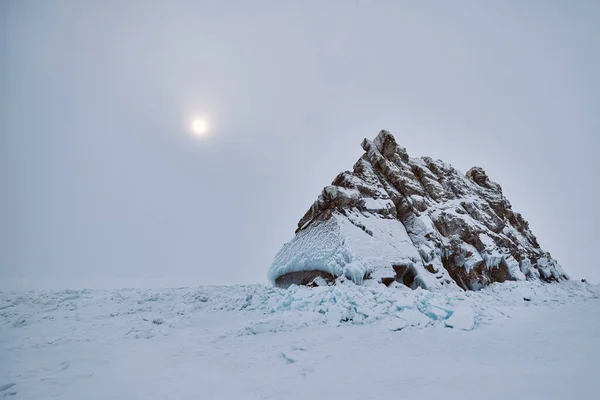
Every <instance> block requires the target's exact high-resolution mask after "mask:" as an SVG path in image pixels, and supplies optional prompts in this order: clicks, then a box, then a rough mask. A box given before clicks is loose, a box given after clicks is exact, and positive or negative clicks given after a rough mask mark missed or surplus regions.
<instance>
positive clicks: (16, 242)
mask: <svg viewBox="0 0 600 400" xmlns="http://www.w3.org/2000/svg"><path fill="white" fill-rule="evenodd" d="M0 27H1V31H0V35H1V36H0V60H1V62H0V78H1V80H0V113H1V114H0V121H1V122H0V123H1V124H2V125H0V140H1V141H0V184H1V186H0V188H1V192H0V194H1V197H0V287H2V288H29V287H31V288H34V287H35V288H37V287H53V288H63V287H67V286H69V287H82V286H87V287H99V286H123V285H125V286H150V285H161V286H193V285H202V284H228V283H248V282H266V271H267V268H268V266H269V264H270V263H271V261H272V259H273V257H274V256H275V254H276V252H277V251H278V250H279V248H280V247H281V246H282V245H283V244H284V242H286V241H288V240H290V239H291V238H292V236H293V234H294V230H295V228H296V223H297V222H298V220H299V219H300V217H301V216H302V215H303V214H304V212H305V211H306V210H307V209H308V207H309V206H310V205H311V204H312V202H313V201H314V200H315V199H316V197H317V195H318V194H319V193H320V191H321V189H322V187H323V186H325V185H326V184H329V183H330V182H331V181H332V180H333V178H334V177H335V176H336V175H337V173H338V172H340V171H342V170H346V169H351V168H352V165H353V163H354V162H355V161H356V160H357V159H358V158H359V157H360V155H361V154H362V149H361V147H360V142H361V140H362V139H363V138H364V137H368V138H373V137H374V136H375V135H376V134H377V132H378V131H379V130H380V129H382V128H385V129H388V130H390V131H391V132H392V133H393V134H394V135H395V136H396V138H397V140H398V142H399V143H400V144H402V145H403V146H405V147H407V149H408V152H409V154H410V155H412V156H423V155H428V156H431V157H434V158H440V159H443V160H444V161H447V162H449V163H451V164H452V165H453V166H454V167H456V168H458V169H459V170H461V171H463V172H464V171H466V170H468V169H469V168H470V167H472V166H473V165H478V166H481V167H483V168H484V169H485V170H486V171H487V173H488V174H489V176H490V177H491V178H492V179H493V180H495V181H497V182H498V183H500V184H501V185H502V187H503V189H504V192H505V195H506V197H507V198H508V199H509V200H510V201H511V203H512V204H513V208H514V209H515V210H516V211H518V212H521V213H522V214H523V215H524V216H525V218H526V219H527V220H528V221H529V222H530V226H531V228H532V230H533V232H534V234H535V235H536V236H537V237H538V239H539V241H540V243H541V245H542V247H543V248H544V249H546V250H548V251H550V252H551V253H552V255H553V256H554V257H555V258H556V259H557V260H558V261H559V262H560V263H561V264H562V265H563V267H564V269H565V270H566V271H567V272H568V273H570V275H571V276H572V277H574V278H580V277H587V278H588V279H590V280H595V281H600V265H599V262H598V255H597V252H598V251H599V248H598V229H599V228H600V216H599V214H600V209H599V207H598V196H599V194H600V190H599V189H598V184H599V182H600V179H599V178H598V173H599V172H600V161H599V158H598V150H599V147H600V146H599V145H600V73H599V71H600V2H599V1H585V0H578V1H566V0H565V1H547V0H545V1H536V0H527V1H523V0H518V1H505V0H502V1H499V0H498V1H479V0H477V1H435V2H427V1H418V2H413V1H410V2H409V1H406V2H403V1H387V2H367V1H354V2H353V1H121V0H118V1H117V0H112V1H110V0H109V1H79V0H73V1H60V0H52V1H47V0H40V1H27V0H17V1H10V0H4V1H1V2H0ZM195 114H204V115H207V116H208V117H209V118H208V119H209V123H210V128H211V135H210V137H209V138H207V139H205V140H197V138H194V137H192V136H191V135H190V134H189V125H190V123H191V118H192V116H193V115H195Z"/></svg>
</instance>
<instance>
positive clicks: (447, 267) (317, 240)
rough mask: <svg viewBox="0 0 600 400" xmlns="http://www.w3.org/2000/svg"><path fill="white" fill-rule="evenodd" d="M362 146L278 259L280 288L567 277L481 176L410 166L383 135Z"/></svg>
mask: <svg viewBox="0 0 600 400" xmlns="http://www.w3.org/2000/svg"><path fill="white" fill-rule="evenodd" d="M362 147H363V149H364V150H365V154H363V156H362V157H361V158H360V159H359V160H358V161H357V162H356V164H355V165H354V168H353V171H345V172H342V173H341V174H339V175H338V176H337V177H336V178H335V179H334V181H333V183H332V184H331V185H330V186H327V187H325V188H324V189H323V192H322V193H321V195H320V196H319V197H318V199H317V201H316V202H315V203H314V204H313V205H312V206H311V208H310V209H309V210H308V212H307V213H306V214H305V215H304V216H303V217H302V218H301V219H300V222H299V223H298V229H297V230H296V235H295V237H294V238H293V239H292V241H290V242H289V243H286V244H285V245H284V246H283V248H282V249H281V250H280V251H279V253H278V254H277V255H276V257H275V259H274V261H273V263H272V265H271V267H270V268H269V271H268V276H269V279H270V280H271V281H272V282H273V283H274V284H276V285H277V286H280V287H288V286H290V285H291V284H300V285H309V286H319V285H323V282H332V281H334V280H336V279H350V280H352V281H354V282H355V283H359V284H361V283H370V282H379V283H383V284H386V285H391V284H393V285H397V284H398V283H400V284H404V285H406V286H408V287H410V288H413V289H414V288H416V287H422V288H427V289H441V288H449V289H458V288H462V289H465V290H478V289H481V288H483V287H485V286H487V285H489V284H491V283H494V282H504V281H509V280H512V281H519V280H542V281H545V282H557V281H561V280H566V279H568V276H567V275H566V274H565V272H564V271H563V270H562V268H561V266H560V265H559V264H558V263H557V262H556V261H555V260H554V259H552V257H551V255H550V253H548V252H546V251H544V250H542V249H541V248H540V246H539V244H538V242H537V239H536V238H535V236H534V235H533V233H532V232H531V230H530V229H529V224H528V223H527V221H526V220H525V219H524V218H523V217H522V216H521V215H520V214H518V213H516V212H514V211H513V210H512V207H511V205H510V203H509V201H508V200H507V199H506V198H505V197H504V195H503V194H502V188H501V187H500V185H498V184H497V183H495V182H492V181H491V180H490V179H489V178H488V176H487V175H486V173H485V171H484V170H483V169H481V168H479V167H473V168H471V169H470V170H469V171H468V172H467V173H466V175H464V174H462V173H460V172H459V171H457V170H455V169H454V168H453V167H452V166H450V165H449V164H446V163H444V162H443V161H439V160H432V159H431V158H429V157H422V158H411V157H409V156H408V154H407V152H406V149H404V148H403V147H400V146H399V145H398V144H397V143H396V140H395V139H394V137H393V136H392V135H391V134H390V133H389V132H388V131H385V130H384V131H381V132H379V134H378V135H377V137H376V138H375V140H373V141H370V140H367V139H365V140H364V141H363V143H362ZM395 282H397V283H395Z"/></svg>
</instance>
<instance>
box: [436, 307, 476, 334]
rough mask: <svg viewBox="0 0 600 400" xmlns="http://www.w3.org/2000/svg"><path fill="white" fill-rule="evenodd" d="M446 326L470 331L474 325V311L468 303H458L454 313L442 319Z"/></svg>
mask: <svg viewBox="0 0 600 400" xmlns="http://www.w3.org/2000/svg"><path fill="white" fill-rule="evenodd" d="M444 323H445V325H446V326H447V327H448V328H455V329H460V330H463V331H470V330H472V329H473V328H474V327H475V313H474V312H473V308H471V307H469V306H468V305H460V306H459V307H458V308H456V310H455V311H454V313H453V314H452V315H451V316H450V318H448V319H447V320H446V321H444Z"/></svg>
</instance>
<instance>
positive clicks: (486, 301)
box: [0, 281, 600, 400]
mask: <svg viewBox="0 0 600 400" xmlns="http://www.w3.org/2000/svg"><path fill="white" fill-rule="evenodd" d="M599 297H600V286H597V285H590V284H584V283H580V282H570V281H567V282H563V283H560V284H541V283H532V282H505V283H502V284H493V285H491V286H489V287H487V288H484V289H483V290H481V291H477V292H455V291H450V292H441V291H434V292H431V291H427V290H422V289H417V290H414V291H413V290H410V289H408V288H406V287H404V286H402V285H399V286H398V287H395V288H385V287H384V286H383V285H365V286H358V285H354V284H352V283H350V282H347V283H346V284H343V285H338V286H330V287H317V288H307V287H297V286H291V287H290V288H289V289H288V290H283V289H279V288H273V287H268V286H263V285H247V286H228V287H200V288H180V289H155V290H141V289H123V290H79V291H73V290H65V291H59V292H49V291H31V292H0V397H9V398H15V399H84V398H85V399H137V398H139V399H167V398H173V399H197V398H202V399H237V398H244V399H281V398H286V399H306V398H331V399H345V400H348V399H381V398H403V399H423V398H428V399H442V398H443V399H454V398H464V399H470V398H471V399H481V398H486V399H507V398H511V399H565V398H573V399H596V398H599V394H600V380H598V379H597V371H598V370H599V368H600V365H599V360H600V319H599V318H598V315H600V301H599V300H598V299H599Z"/></svg>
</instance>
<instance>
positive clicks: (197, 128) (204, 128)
mask: <svg viewBox="0 0 600 400" xmlns="http://www.w3.org/2000/svg"><path fill="white" fill-rule="evenodd" d="M192 132H193V133H194V134H196V135H198V136H203V135H205V134H206V133H207V132H208V125H207V124H206V121H205V120H203V119H200V118H195V119H194V120H193V121H192Z"/></svg>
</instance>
